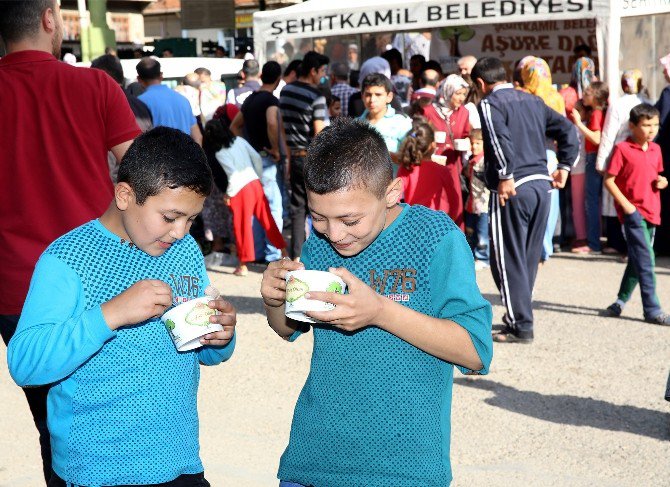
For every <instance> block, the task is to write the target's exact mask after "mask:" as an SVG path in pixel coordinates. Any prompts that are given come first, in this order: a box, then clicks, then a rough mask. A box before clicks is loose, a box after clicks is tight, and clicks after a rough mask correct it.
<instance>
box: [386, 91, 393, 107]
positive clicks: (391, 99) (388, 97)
mask: <svg viewBox="0 0 670 487" xmlns="http://www.w3.org/2000/svg"><path fill="white" fill-rule="evenodd" d="M392 101H393V92H392V91H391V92H389V93H387V94H386V104H387V105H388V104H389V103H391V102H392Z"/></svg>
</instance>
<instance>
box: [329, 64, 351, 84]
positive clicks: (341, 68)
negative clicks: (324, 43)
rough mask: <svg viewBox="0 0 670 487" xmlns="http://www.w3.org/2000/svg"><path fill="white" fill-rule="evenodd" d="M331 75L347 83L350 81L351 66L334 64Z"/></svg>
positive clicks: (331, 67)
mask: <svg viewBox="0 0 670 487" xmlns="http://www.w3.org/2000/svg"><path fill="white" fill-rule="evenodd" d="M330 74H332V75H333V76H334V77H335V79H339V80H344V81H347V80H348V79H349V66H348V65H347V64H346V63H334V64H333V65H331V66H330Z"/></svg>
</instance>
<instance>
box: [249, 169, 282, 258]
mask: <svg viewBox="0 0 670 487" xmlns="http://www.w3.org/2000/svg"><path fill="white" fill-rule="evenodd" d="M261 184H262V185H263V192H264V193H265V197H266V198H267V199H268V203H270V212H271V213H272V218H273V219H274V221H275V223H276V224H277V228H278V229H279V231H280V232H281V231H282V227H283V225H284V219H283V215H282V214H283V207H282V196H281V192H280V191H279V185H278V184H277V163H276V162H275V161H274V160H273V159H272V158H271V157H263V176H262V177H261ZM254 249H255V251H256V260H260V261H262V260H264V261H267V262H272V261H274V260H279V259H280V258H281V250H279V249H278V248H276V247H274V246H272V245H271V244H270V242H269V241H268V239H267V237H266V236H265V230H263V227H261V224H260V223H258V221H256V219H254Z"/></svg>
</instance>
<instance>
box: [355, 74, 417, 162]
mask: <svg viewBox="0 0 670 487" xmlns="http://www.w3.org/2000/svg"><path fill="white" fill-rule="evenodd" d="M361 93H362V95H361V96H362V98H363V103H364V105H365V111H364V112H363V114H362V115H361V116H360V118H361V120H365V121H367V122H368V123H369V124H370V125H372V126H373V127H374V128H376V129H377V131H378V132H379V133H380V134H382V137H384V142H385V143H386V148H387V149H388V150H389V152H390V153H391V160H392V161H394V162H395V161H397V155H396V154H397V152H398V150H399V149H400V144H401V143H402V141H403V139H404V138H405V136H406V135H407V132H409V131H410V130H411V128H412V119H411V118H409V117H408V116H406V115H405V114H403V113H397V112H396V111H395V109H394V108H393V107H392V106H391V100H393V84H392V83H391V80H390V79H388V78H387V77H386V76H384V75H383V74H381V73H372V74H369V75H368V76H366V77H365V79H364V80H363V83H362V85H361ZM397 169H398V168H397V167H396V166H394V171H393V174H394V175H395V174H396V173H397Z"/></svg>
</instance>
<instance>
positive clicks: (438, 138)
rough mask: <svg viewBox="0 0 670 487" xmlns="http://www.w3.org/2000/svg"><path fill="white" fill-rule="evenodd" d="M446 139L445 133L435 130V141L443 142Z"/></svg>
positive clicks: (437, 142)
mask: <svg viewBox="0 0 670 487" xmlns="http://www.w3.org/2000/svg"><path fill="white" fill-rule="evenodd" d="M446 140H447V133H446V132H442V131H437V132H435V143H436V144H444V143H445V142H446Z"/></svg>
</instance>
